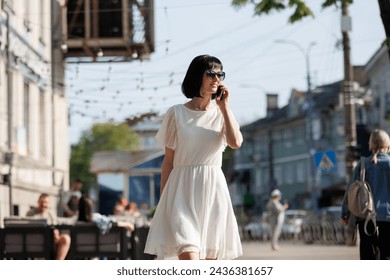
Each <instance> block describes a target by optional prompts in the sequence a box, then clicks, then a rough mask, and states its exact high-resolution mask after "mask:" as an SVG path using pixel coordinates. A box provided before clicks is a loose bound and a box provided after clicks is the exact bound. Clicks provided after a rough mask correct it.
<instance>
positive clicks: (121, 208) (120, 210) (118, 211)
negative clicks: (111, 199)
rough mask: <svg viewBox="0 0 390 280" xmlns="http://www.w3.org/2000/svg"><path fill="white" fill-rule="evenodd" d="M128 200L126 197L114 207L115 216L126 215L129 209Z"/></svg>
mask: <svg viewBox="0 0 390 280" xmlns="http://www.w3.org/2000/svg"><path fill="white" fill-rule="evenodd" d="M127 205H128V203H127V199H126V198H125V197H121V198H120V199H119V200H118V201H117V202H116V203H115V205H114V210H113V211H112V212H113V214H114V215H117V216H118V215H123V214H124V213H125V209H126V207H127Z"/></svg>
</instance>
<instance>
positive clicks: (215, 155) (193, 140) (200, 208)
mask: <svg viewBox="0 0 390 280" xmlns="http://www.w3.org/2000/svg"><path fill="white" fill-rule="evenodd" d="M223 122H224V120H223V116H222V113H221V112H220V110H219V108H218V107H217V106H216V105H213V107H212V108H210V109H209V110H206V111H193V110H190V109H188V108H187V107H185V106H184V105H182V104H180V105H175V106H173V107H171V108H170V109H169V110H168V112H167V114H166V116H165V118H164V121H163V124H162V126H161V128H160V130H159V132H158V133H157V135H156V137H157V140H158V142H159V143H160V145H161V146H162V147H163V146H167V147H170V148H172V149H174V150H175V157H174V163H173V170H172V171H171V173H170V176H169V178H168V180H167V183H166V185H165V188H164V191H163V193H162V196H161V198H160V201H159V204H158V206H157V209H156V212H155V214H154V216H153V219H152V223H151V228H150V230H149V235H148V239H147V243H146V247H145V252H146V253H148V254H152V255H157V256H158V259H177V255H178V254H180V253H182V252H199V256H200V258H201V259H204V258H218V259H234V258H236V257H238V256H240V255H242V248H241V240H240V236H239V233H238V227H237V221H236V218H235V215H234V212H233V208H232V204H231V200H230V195H229V191H228V188H227V184H226V179H225V176H224V174H223V172H222V169H221V165H222V152H223V151H224V149H225V147H226V140H225V136H224V133H223V127H224V126H223Z"/></svg>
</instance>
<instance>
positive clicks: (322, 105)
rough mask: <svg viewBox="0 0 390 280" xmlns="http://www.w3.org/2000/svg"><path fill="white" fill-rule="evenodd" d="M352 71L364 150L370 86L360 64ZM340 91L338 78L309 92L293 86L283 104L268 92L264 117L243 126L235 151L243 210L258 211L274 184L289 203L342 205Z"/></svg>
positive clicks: (316, 207)
mask: <svg viewBox="0 0 390 280" xmlns="http://www.w3.org/2000/svg"><path fill="white" fill-rule="evenodd" d="M355 70H356V75H355V77H356V80H355V82H354V89H355V92H356V100H357V101H359V102H356V104H357V105H356V110H357V112H358V114H357V118H358V119H359V120H358V121H357V132H358V133H357V135H358V139H357V140H358V145H360V146H361V147H362V148H364V149H362V151H363V150H364V151H365V152H368V149H367V147H366V146H367V145H368V135H369V127H368V125H367V117H366V116H367V115H369V114H368V113H367V112H369V111H370V110H371V109H372V103H371V102H369V101H370V100H371V91H370V90H368V88H367V86H368V82H367V80H366V79H362V76H361V75H362V74H364V68H362V67H355ZM341 90H342V83H341V82H336V83H333V84H328V85H323V86H319V87H317V88H315V89H313V90H312V95H311V96H308V95H307V93H306V92H301V91H297V90H292V92H291V97H290V100H289V102H288V104H287V105H286V106H284V107H282V108H279V107H277V95H275V94H268V95H267V104H268V105H267V106H268V107H267V115H266V117H265V118H262V119H259V120H257V121H255V122H253V123H250V124H248V125H246V126H244V127H242V131H243V134H244V139H245V140H244V144H243V147H242V148H241V149H239V150H237V151H236V154H235V171H236V174H237V176H236V184H238V185H239V188H240V189H241V190H243V193H244V199H243V204H244V205H243V208H244V209H245V210H246V212H247V214H249V215H259V214H260V213H262V211H263V210H264V205H265V203H266V201H267V200H268V199H269V194H270V192H271V191H272V190H273V189H275V188H279V189H280V190H281V191H282V193H283V198H284V199H287V200H288V201H289V204H290V207H291V208H298V209H309V210H313V211H315V212H318V211H319V209H321V208H322V207H327V206H331V205H340V204H341V202H342V198H343V195H344V190H345V187H346V180H347V179H346V166H345V144H344V109H343V104H342V100H343V98H342V94H343V93H342V91H341ZM309 97H310V98H309ZM310 106H311V107H310ZM309 109H310V110H309ZM375 126H378V123H376V124H375Z"/></svg>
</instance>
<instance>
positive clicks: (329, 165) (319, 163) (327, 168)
mask: <svg viewBox="0 0 390 280" xmlns="http://www.w3.org/2000/svg"><path fill="white" fill-rule="evenodd" d="M314 163H315V168H316V170H318V169H320V170H321V173H322V174H327V173H333V172H336V170H337V160H336V153H335V151H334V150H327V151H323V152H316V153H315V154H314Z"/></svg>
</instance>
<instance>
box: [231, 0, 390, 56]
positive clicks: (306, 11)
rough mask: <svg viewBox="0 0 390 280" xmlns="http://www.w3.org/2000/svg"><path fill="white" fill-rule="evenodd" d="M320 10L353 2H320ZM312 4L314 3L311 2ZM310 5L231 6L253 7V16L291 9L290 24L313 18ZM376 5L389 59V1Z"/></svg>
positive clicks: (235, 0) (296, 0)
mask: <svg viewBox="0 0 390 280" xmlns="http://www.w3.org/2000/svg"><path fill="white" fill-rule="evenodd" d="M322 1H323V2H322V4H321V6H322V8H328V7H331V6H336V7H338V6H341V4H343V3H346V4H352V3H353V0H322ZM312 2H314V1H312ZM306 3H310V1H309V0H259V1H254V0H232V5H233V6H235V7H237V8H240V7H242V6H245V5H247V4H253V5H254V12H255V15H258V16H261V15H263V14H269V13H271V12H273V11H277V12H279V11H281V10H285V9H293V10H294V11H293V12H292V14H291V15H290V17H289V18H288V21H289V22H290V23H294V22H297V21H300V20H302V19H303V18H305V17H308V16H311V17H314V13H313V11H312V10H311V9H310V7H309V6H308V5H307V4H306ZM378 5H379V9H380V16H381V18H382V23H383V27H384V29H385V33H386V39H385V40H384V42H383V43H384V44H386V45H387V47H388V49H389V59H390V0H378Z"/></svg>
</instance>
